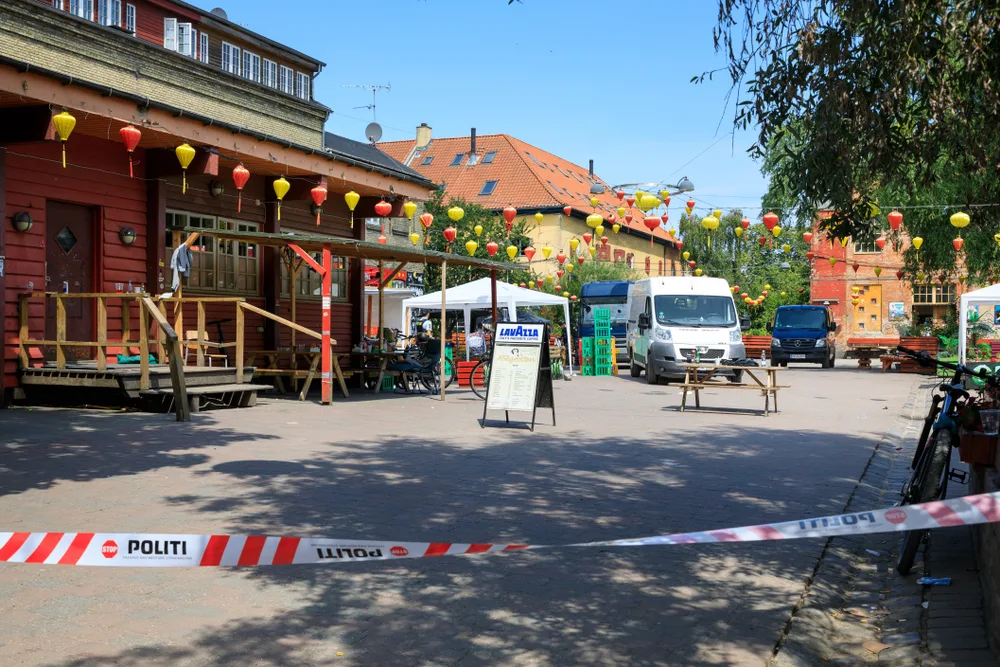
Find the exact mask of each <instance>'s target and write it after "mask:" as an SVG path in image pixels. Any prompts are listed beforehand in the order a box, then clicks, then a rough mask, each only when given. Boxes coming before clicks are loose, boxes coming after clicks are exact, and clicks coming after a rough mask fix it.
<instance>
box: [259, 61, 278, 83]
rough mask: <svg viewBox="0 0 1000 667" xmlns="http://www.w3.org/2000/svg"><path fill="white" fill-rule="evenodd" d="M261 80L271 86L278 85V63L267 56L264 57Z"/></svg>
mask: <svg viewBox="0 0 1000 667" xmlns="http://www.w3.org/2000/svg"><path fill="white" fill-rule="evenodd" d="M260 82H261V83H262V84H264V85H265V86H270V87H271V88H277V87H278V63H276V62H274V61H273V60H268V59H267V58H264V59H263V62H262V64H261V68H260Z"/></svg>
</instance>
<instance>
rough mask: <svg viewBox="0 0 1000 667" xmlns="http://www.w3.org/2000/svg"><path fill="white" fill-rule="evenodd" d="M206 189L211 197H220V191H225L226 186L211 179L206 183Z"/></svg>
mask: <svg viewBox="0 0 1000 667" xmlns="http://www.w3.org/2000/svg"><path fill="white" fill-rule="evenodd" d="M208 191H209V192H210V193H211V194H212V196H213V197H221V196H222V193H223V192H225V191H226V187H225V186H224V185H223V184H222V183H219V182H218V181H212V182H211V183H209V184H208Z"/></svg>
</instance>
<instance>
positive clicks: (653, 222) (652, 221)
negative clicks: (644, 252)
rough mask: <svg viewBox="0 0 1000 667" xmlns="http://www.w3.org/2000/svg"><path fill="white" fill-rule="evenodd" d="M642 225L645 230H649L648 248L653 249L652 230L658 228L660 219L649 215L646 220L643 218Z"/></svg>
mask: <svg viewBox="0 0 1000 667" xmlns="http://www.w3.org/2000/svg"><path fill="white" fill-rule="evenodd" d="M642 224H644V225H646V229H648V230H649V247H650V248H652V247H653V230H654V229H656V228H657V227H659V226H660V219H659V218H657V217H656V216H655V215H651V216H649V217H648V218H643V220H642Z"/></svg>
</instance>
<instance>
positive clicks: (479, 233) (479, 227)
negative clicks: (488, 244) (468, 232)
mask: <svg viewBox="0 0 1000 667" xmlns="http://www.w3.org/2000/svg"><path fill="white" fill-rule="evenodd" d="M472 231H474V232H475V233H476V236H482V235H483V226H482V225H476V226H475V227H473V228H472Z"/></svg>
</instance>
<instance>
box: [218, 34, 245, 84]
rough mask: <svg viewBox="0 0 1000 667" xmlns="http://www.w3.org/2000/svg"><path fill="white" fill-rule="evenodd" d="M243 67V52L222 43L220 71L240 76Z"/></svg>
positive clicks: (236, 47)
mask: <svg viewBox="0 0 1000 667" xmlns="http://www.w3.org/2000/svg"><path fill="white" fill-rule="evenodd" d="M242 66H243V50H242V49H240V47H238V46H234V45H233V44H230V43H229V42H223V43H222V69H223V70H225V71H226V72H229V73H230V74H235V75H236V76H239V75H240V72H241V71H242Z"/></svg>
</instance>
